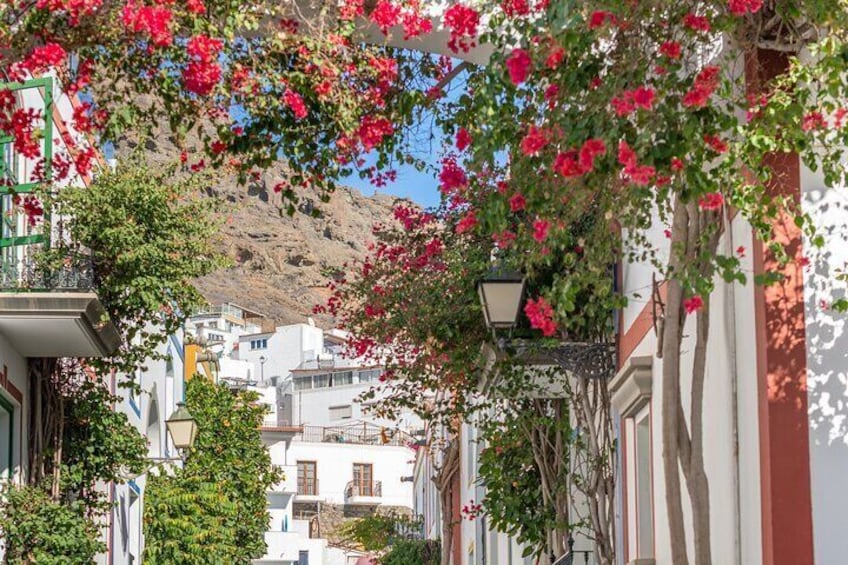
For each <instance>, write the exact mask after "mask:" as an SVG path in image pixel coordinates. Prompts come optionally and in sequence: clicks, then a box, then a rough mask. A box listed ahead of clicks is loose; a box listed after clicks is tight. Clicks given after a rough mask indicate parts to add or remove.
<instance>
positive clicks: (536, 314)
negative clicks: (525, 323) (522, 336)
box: [524, 296, 557, 336]
mask: <svg viewBox="0 0 848 565" xmlns="http://www.w3.org/2000/svg"><path fill="white" fill-rule="evenodd" d="M524 314H525V315H526V316H527V319H528V320H530V326H531V327H533V328H535V329H537V330H542V334H543V335H545V336H552V335H554V334H555V333H556V329H557V326H556V323H555V322H554V319H553V318H554V309H553V307H552V306H551V305H550V304H549V303H548V301H547V300H545V298H544V297H541V296H540V297H539V298H538V300H533V299H532V298H531V299H529V300H527V304H525V305H524Z"/></svg>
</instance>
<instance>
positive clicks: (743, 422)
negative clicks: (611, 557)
mask: <svg viewBox="0 0 848 565" xmlns="http://www.w3.org/2000/svg"><path fill="white" fill-rule="evenodd" d="M664 229H666V226H664V225H662V224H661V223H660V222H659V221H658V219H657V221H655V222H654V226H653V228H652V230H651V240H652V241H653V242H654V244H655V245H657V246H658V247H660V248H661V249H662V251H661V252H660V257H661V258H662V257H663V256H664V255H667V250H666V249H663V248H667V239H666V238H665V235H664V234H663V230H664ZM625 241H626V234H625ZM739 246H744V247H745V249H746V253H745V255H746V256H745V258H744V259H743V260H742V261H743V269H744V270H745V271H746V272H748V273H749V279H753V276H752V274H751V273H752V271H753V265H752V262H751V255H752V252H751V230H750V227H749V226H748V225H747V224H746V223H745V222H744V221H742V220H741V219H739V218H737V219H735V220H734V221H733V225H732V229H731V230H730V232H729V233H728V232H726V233H725V235H724V236H723V237H722V240H721V242H720V250H719V252H720V253H723V254H726V255H733V254H735V250H736V248H737V247H739ZM652 272H653V271H652V268H651V267H650V265H647V264H625V265H623V277H622V279H623V285H624V287H623V289H624V292H625V294H626V295H628V297H629V298H630V303H629V305H628V307H627V308H626V309H625V312H624V315H623V322H624V326H623V328H622V329H623V333H626V331H627V330H628V329H629V328H630V326H631V325H632V323H633V321H634V320H635V319H636V317H637V316H638V314H639V312H640V311H641V310H642V309H643V308H644V307H645V305H646V304H647V303H648V299H649V297H650V295H651V289H650V283H651V278H652V277H651V275H652ZM657 279H658V280H661V277H660V276H657ZM646 285H647V288H646ZM635 294H639V295H641V296H635ZM710 300H711V305H710V310H711V317H710V337H709V347H708V353H707V367H706V383H705V390H704V399H703V403H704V407H705V415H704V425H705V434H704V451H705V456H704V457H705V466H706V472H707V477H708V480H709V487H710V507H711V520H710V522H711V529H712V551H713V559H714V561H715V562H716V563H742V564H747V563H758V562H761V559H762V557H761V553H762V542H761V527H760V521H761V520H760V512H761V511H760V484H759V477H760V470H759V423H758V418H757V414H758V400H757V370H756V369H757V368H756V356H755V351H756V349H755V346H754V345H755V342H754V339H755V333H754V300H753V281H752V280H751V281H750V282H749V284H748V285H747V286H742V285H740V284H738V283H736V284H734V285H728V284H726V283H724V282H723V281H720V280H717V281H716V290H715V291H714V292H713V294H712V295H711V297H710ZM694 319H695V317H694V316H689V317H688V318H687V325H686V329H685V332H684V334H685V337H684V342H683V345H682V352H683V355H682V361H681V363H682V365H681V366H682V367H683V370H682V372H681V391H682V398H683V399H684V412H685V413H686V415H687V417H688V414H689V402H688V399H689V391H690V383H691V363H692V354H693V350H694V335H695V328H694ZM656 348H657V341H656V337H655V335H654V332H653V330H650V331H649V332H648V334H647V335H646V337H645V338H644V340H643V341H642V342H641V343H639V345H638V346H637V347H636V349H635V351H634V352H633V355H648V356H651V357H653V358H654V364H653V388H652V429H651V435H652V441H653V446H652V459H653V469H652V472H653V502H654V505H653V510H654V540H655V543H654V546H655V557H656V562H657V564H671V548H670V545H669V537H668V536H669V534H668V518H667V512H666V502H665V488H664V478H663V472H662V468H663V467H662V425H661V422H662V414H661V402H662V392H661V390H662V360H661V359H658V358H657V357H656ZM622 361H624V360H622ZM734 379H735V380H736V382H737V387H738V390H737V402H738V404H737V406H736V408H735V414H736V417H737V418H738V437H739V458H738V462H737V459H736V458H735V455H734V453H735V449H734V436H733V430H732V423H733V419H734V405H733V392H732V388H733V382H734ZM737 476H738V479H739V482H738V489H737ZM681 480H682V479H681ZM683 489H684V493H685V483H684V485H683ZM737 492H738V497H737ZM684 501H685V502H684V514H685V521H686V525H687V535H688V543H689V545H690V547H691V508H690V507H689V505H688V498H687V497H686V496H685V494H684ZM737 508H738V509H739V518H738V519H737V518H736V516H737V510H736V509H737ZM631 521H632V517H631ZM631 541H632V540H631ZM737 548H738V550H737ZM619 553H620V556H619V558H620V559H624V558H625V555H623V553H624V552H621V551H620V552H619ZM740 556H741V560H740Z"/></svg>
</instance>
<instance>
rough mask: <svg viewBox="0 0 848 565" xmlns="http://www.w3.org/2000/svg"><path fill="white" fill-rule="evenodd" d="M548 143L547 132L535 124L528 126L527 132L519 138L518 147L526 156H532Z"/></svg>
mask: <svg viewBox="0 0 848 565" xmlns="http://www.w3.org/2000/svg"><path fill="white" fill-rule="evenodd" d="M547 144H548V132H547V131H546V130H544V129H542V128H538V127H536V126H530V129H529V130H527V134H526V135H525V136H524V138H523V139H522V140H521V144H520V145H519V148H520V149H521V152H522V153H523V154H525V155H527V156H528V157H534V156H536V155H538V154H539V152H540V151H542V149H544V148H545V146H546V145H547Z"/></svg>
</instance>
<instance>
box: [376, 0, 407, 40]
mask: <svg viewBox="0 0 848 565" xmlns="http://www.w3.org/2000/svg"><path fill="white" fill-rule="evenodd" d="M371 21H372V22H374V23H375V24H377V27H379V28H380V31H382V32H383V33H384V34H385V33H388V32H389V30H390V29H391V28H393V27H394V26H396V25H397V24H398V22H400V6H396V5H395V4H394V3H392V2H391V1H390V0H380V1H379V2H377V5H376V6H374V10H373V11H372V12H371Z"/></svg>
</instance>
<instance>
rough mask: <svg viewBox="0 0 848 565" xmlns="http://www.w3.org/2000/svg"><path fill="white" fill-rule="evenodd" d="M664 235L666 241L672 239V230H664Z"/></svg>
mask: <svg viewBox="0 0 848 565" xmlns="http://www.w3.org/2000/svg"><path fill="white" fill-rule="evenodd" d="M663 235H664V236H665V238H666V239H671V230H670V229H668V228H666V229H664V230H663Z"/></svg>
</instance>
